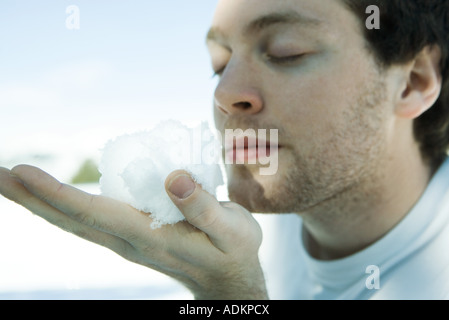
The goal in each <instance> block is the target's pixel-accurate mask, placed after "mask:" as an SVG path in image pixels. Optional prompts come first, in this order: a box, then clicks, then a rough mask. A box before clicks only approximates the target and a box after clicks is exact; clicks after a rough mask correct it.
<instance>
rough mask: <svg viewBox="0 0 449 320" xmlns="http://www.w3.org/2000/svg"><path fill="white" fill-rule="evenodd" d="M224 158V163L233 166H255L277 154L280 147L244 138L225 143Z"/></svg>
mask: <svg viewBox="0 0 449 320" xmlns="http://www.w3.org/2000/svg"><path fill="white" fill-rule="evenodd" d="M226 142H227V143H226V145H225V158H226V163H228V164H229V163H230V162H231V163H233V164H257V163H260V162H261V160H262V162H266V161H263V160H266V159H267V158H268V157H270V156H272V155H273V154H274V153H276V152H278V150H279V149H280V148H281V146H280V145H279V144H278V143H277V142H273V141H269V140H264V139H258V138H257V137H251V136H245V137H241V138H234V139H233V141H231V142H229V143H228V141H226Z"/></svg>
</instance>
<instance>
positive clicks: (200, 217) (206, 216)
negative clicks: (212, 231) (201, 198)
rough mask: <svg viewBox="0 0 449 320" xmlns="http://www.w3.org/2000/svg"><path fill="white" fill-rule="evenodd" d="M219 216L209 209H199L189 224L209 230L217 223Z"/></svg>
mask: <svg viewBox="0 0 449 320" xmlns="http://www.w3.org/2000/svg"><path fill="white" fill-rule="evenodd" d="M217 217H218V215H217V214H216V213H215V212H214V211H213V210H210V209H209V208H198V209H197V210H196V212H195V215H194V216H193V217H191V218H190V219H188V220H189V222H190V223H191V224H192V225H194V226H196V227H198V228H207V227H210V226H211V225H213V224H215V223H216V222H217Z"/></svg>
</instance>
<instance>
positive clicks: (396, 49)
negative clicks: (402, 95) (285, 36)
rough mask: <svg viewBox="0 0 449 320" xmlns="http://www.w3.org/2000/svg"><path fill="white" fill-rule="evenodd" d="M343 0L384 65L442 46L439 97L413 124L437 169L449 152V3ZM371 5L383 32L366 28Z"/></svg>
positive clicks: (424, 151)
mask: <svg viewBox="0 0 449 320" xmlns="http://www.w3.org/2000/svg"><path fill="white" fill-rule="evenodd" d="M343 1H344V2H345V3H346V4H347V5H348V7H349V8H350V9H351V10H352V11H353V12H354V13H355V14H356V15H357V17H359V18H360V19H361V22H362V23H363V29H364V30H365V31H364V33H365V38H366V40H367V43H368V46H369V48H370V50H371V51H372V52H373V54H374V56H375V58H376V60H377V62H379V63H380V65H382V66H385V67H388V66H391V65H394V64H402V63H406V62H409V61H411V60H413V59H414V58H415V57H416V56H417V55H418V53H419V52H421V51H422V49H424V48H425V47H426V46H432V45H438V46H439V47H440V49H441V52H442V59H441V63H440V68H441V75H442V78H443V83H442V91H441V94H440V97H439V98H438V101H437V102H436V103H435V104H434V105H433V106H432V108H430V109H429V110H428V111H427V112H425V113H424V114H422V115H421V116H420V117H419V118H417V119H416V120H415V122H414V135H415V139H416V140H417V141H418V143H419V144H420V148H421V153H422V155H423V158H424V159H426V160H428V161H429V162H430V164H431V165H432V167H433V168H434V169H435V168H437V167H438V166H439V165H440V164H441V163H442V162H443V161H444V159H445V158H446V157H447V154H448V149H449V0H343ZM370 5H376V6H377V7H378V8H379V9H380V29H369V28H366V27H365V21H366V19H367V18H368V17H369V15H370V14H367V13H366V10H367V7H368V6H370Z"/></svg>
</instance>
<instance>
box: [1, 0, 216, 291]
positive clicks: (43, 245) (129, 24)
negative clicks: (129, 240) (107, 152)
mask: <svg viewBox="0 0 449 320" xmlns="http://www.w3.org/2000/svg"><path fill="white" fill-rule="evenodd" d="M215 4H216V1H215V0H201V1H185V0H167V1H154V0H129V1H125V0H71V1H66V0H39V1H36V0H1V1H0V119H1V125H0V166H4V167H8V168H11V167H13V166H14V165H16V164H20V163H28V164H33V165H37V166H39V167H41V168H43V169H44V170H46V171H47V172H49V173H50V174H52V175H54V176H55V177H57V178H58V179H60V180H61V181H63V182H67V181H69V180H70V178H71V177H72V176H73V174H74V173H75V171H76V170H77V169H78V166H79V165H80V164H81V163H82V161H83V159H85V158H93V159H95V160H98V158H99V156H100V149H101V147H102V146H103V145H104V144H105V143H106V142H107V140H109V139H111V138H114V137H115V136H117V135H121V134H123V133H132V132H135V131H138V130H144V129H148V128H151V127H152V126H154V125H155V124H156V123H158V122H160V121H162V120H165V119H178V120H182V121H185V122H198V121H201V120H208V121H210V120H211V119H212V97H213V90H214V87H215V85H216V80H214V79H212V69H211V67H210V62H209V57H208V54H207V49H206V46H205V36H206V33H207V30H208V28H209V26H210V22H211V20H212V16H213V11H214V7H215ZM71 5H75V6H77V8H78V9H79V14H80V16H79V17H80V25H79V27H80V28H79V30H76V29H75V30H70V29H69V28H67V25H66V20H67V18H68V17H69V16H70V14H68V13H67V12H66V9H67V8H68V7H69V6H71ZM72 14H73V13H72ZM72 22H73V21H72ZM86 188H87V189H88V191H90V190H91V189H94V190H95V189H96V186H86ZM124 286H125V287H128V289H126V288H124ZM130 286H131V287H133V288H131V289H130V288H129V287H130ZM151 286H153V287H151ZM111 287H120V288H121V289H120V290H115V291H114V290H109V289H108V288H111ZM86 288H91V289H92V288H96V289H95V290H97V291H91V293H90V295H89V294H88V293H86V291H83V289H86ZM104 288H106V290H103V289H104ZM136 288H143V289H142V290H144V292H140V291H139V290H141V289H136ZM152 288H153V289H154V288H156V289H154V290H153V289H152ZM170 288H172V289H173V290H172V291H170V290H171V289H170ZM177 288H179V286H177V284H175V283H174V282H173V281H171V282H170V281H169V280H168V279H167V278H164V277H160V275H159V274H158V273H155V272H153V273H152V272H150V271H149V270H148V269H147V268H144V267H141V266H137V265H134V264H131V263H129V262H127V261H125V260H123V259H122V258H120V257H118V256H117V255H115V254H113V253H112V252H110V251H108V250H107V249H104V248H102V247H99V246H96V245H92V244H90V243H88V242H86V241H84V240H82V239H79V238H76V237H74V236H73V235H70V234H67V233H64V232H62V231H60V230H58V229H57V228H55V227H53V226H51V225H50V224H48V223H46V222H44V221H43V220H41V219H40V218H37V217H35V216H33V215H31V214H30V213H29V212H28V211H26V210H25V209H23V208H21V207H20V206H18V205H15V204H14V203H12V202H10V201H8V200H6V199H5V198H2V197H0V299H11V298H19V299H27V298H38V299H42V298H81V299H84V298H89V297H91V298H95V299H99V298H100V299H101V298H126V297H130V298H136V297H140V298H141V297H143V298H148V297H150V298H161V297H168V298H173V297H185V296H186V295H185V291H181V295H179V294H178V293H177V292H178V291H176V290H177ZM48 290H53V291H48ZM54 290H57V291H54ZM58 290H59V291H58ZM61 290H62V291H61ZM80 290H81V291H80ZM92 290H93V289H92ZM98 290H100V291H98ZM101 290H103V291H101ZM136 290H137V291H136ZM33 292H35V293H33Z"/></svg>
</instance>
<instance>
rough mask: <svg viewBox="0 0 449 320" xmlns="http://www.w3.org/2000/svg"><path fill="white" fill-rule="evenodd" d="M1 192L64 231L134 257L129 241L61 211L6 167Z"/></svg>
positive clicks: (1, 176)
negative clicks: (39, 196)
mask: <svg viewBox="0 0 449 320" xmlns="http://www.w3.org/2000/svg"><path fill="white" fill-rule="evenodd" d="M0 194H2V195H3V196H5V197H6V198H8V199H9V200H12V201H14V202H16V203H18V204H20V205H22V206H23V207H25V208H26V209H28V210H30V211H31V212H33V213H34V214H36V215H38V216H40V217H41V218H43V219H44V220H46V221H48V222H50V223H51V224H53V225H55V226H57V227H59V228H61V229H63V230H64V231H67V232H70V233H73V234H75V235H77V236H79V237H81V238H83V239H85V240H88V241H91V242H94V243H96V244H99V245H101V246H104V247H107V248H109V249H111V250H113V251H115V252H117V253H118V254H119V255H121V256H123V257H125V258H127V259H130V260H132V259H133V256H134V248H133V247H132V246H131V245H130V244H129V243H128V242H127V241H125V240H123V239H121V238H118V237H116V236H113V235H111V234H107V233H104V232H101V231H98V230H95V229H92V228H90V227H88V226H85V225H83V224H81V223H79V222H77V221H75V220H73V219H71V218H70V217H68V216H67V215H65V214H64V213H62V212H61V211H59V210H57V209H56V208H54V207H52V206H50V205H49V204H48V203H46V202H44V201H42V200H40V199H38V198H37V197H36V196H34V195H33V194H32V193H30V192H29V191H28V190H27V189H26V188H25V186H24V185H23V183H22V181H20V180H19V179H18V178H16V177H14V176H12V175H11V174H10V171H9V170H8V169H5V168H0Z"/></svg>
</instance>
